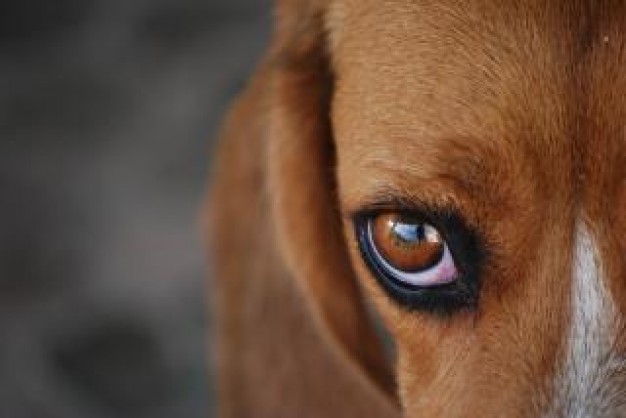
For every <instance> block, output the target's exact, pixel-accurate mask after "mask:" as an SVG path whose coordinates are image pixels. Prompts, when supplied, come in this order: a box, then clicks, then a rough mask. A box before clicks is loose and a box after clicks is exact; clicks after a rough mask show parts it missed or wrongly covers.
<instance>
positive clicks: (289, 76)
mask: <svg viewBox="0 0 626 418" xmlns="http://www.w3.org/2000/svg"><path fill="white" fill-rule="evenodd" d="M277 21H278V26H277V29H276V35H275V40H274V44H273V49H272V52H271V59H270V64H269V65H270V68H271V79H270V80H271V82H270V84H271V87H270V90H271V92H272V93H271V94H270V95H269V96H268V97H270V103H269V104H268V105H269V108H270V109H271V110H270V145H269V149H268V158H269V160H268V161H269V162H270V164H269V167H270V168H269V170H270V173H269V186H270V190H271V192H272V193H271V195H272V207H273V213H274V219H275V222H276V226H277V230H278V236H279V242H280V247H281V252H282V254H283V255H284V259H285V262H286V264H287V265H288V266H289V269H290V271H291V272H292V273H293V275H294V276H295V277H296V278H297V280H298V282H299V283H300V284H302V286H303V288H304V290H305V292H306V294H307V295H309V297H310V301H311V307H312V309H313V312H314V315H315V317H316V318H317V319H318V323H319V325H320V327H321V329H323V330H324V332H325V334H326V335H327V336H328V337H329V341H331V342H332V344H333V345H334V346H336V347H338V348H339V349H340V350H339V351H340V352H342V353H343V354H344V355H345V356H346V358H347V359H348V360H350V361H351V364H354V365H355V366H357V367H358V368H360V369H361V370H363V371H364V375H365V376H367V378H368V379H370V380H371V381H374V382H376V383H377V385H378V386H379V387H381V388H383V390H386V391H389V392H390V393H392V392H394V391H395V389H394V386H393V385H391V384H389V383H388V380H387V379H386V377H385V376H386V375H385V372H384V365H382V364H381V360H380V358H381V356H380V355H379V353H378V351H379V349H378V345H377V344H378V343H377V342H376V341H367V340H363V339H362V338H360V337H362V336H363V335H366V334H367V335H373V334H371V332H369V333H365V334H364V333H362V332H357V331H355V330H363V329H367V328H368V327H371V324H370V322H371V321H370V319H368V317H367V315H365V314H364V312H365V311H366V309H367V308H366V307H365V306H366V305H369V306H371V307H373V309H374V310H375V311H376V312H377V313H378V315H379V316H380V318H381V320H382V322H383V324H384V326H385V328H386V329H387V331H388V332H389V334H390V335H391V337H392V339H393V341H394V342H395V347H396V361H395V362H394V375H395V380H396V383H397V393H398V394H399V396H398V397H399V401H400V403H401V405H402V407H403V410H404V411H405V413H406V415H407V416H465V417H467V416H477V417H478V416H481V417H482V416H496V415H506V416H508V417H514V416H616V415H619V413H624V411H625V410H626V362H625V358H624V355H625V350H626V333H625V332H624V322H623V317H624V310H625V309H626V262H625V261H624V257H623V255H624V254H626V122H625V121H626V95H625V94H624V92H626V71H624V68H626V36H625V34H624V28H626V7H625V6H624V5H623V4H622V3H621V2H617V1H613V2H612V1H598V2H592V1H584V0H577V1H571V0H563V1H559V0H555V1H547V2H544V1H536V2H535V1H510V2H509V1H506V2H505V1H498V0H476V1H456V0H450V1H448V0H446V1H420V0H415V1H413V0H411V1H407V0H385V1H380V0H328V1H317V2H316V1H282V2H279V6H278V19H277Z"/></svg>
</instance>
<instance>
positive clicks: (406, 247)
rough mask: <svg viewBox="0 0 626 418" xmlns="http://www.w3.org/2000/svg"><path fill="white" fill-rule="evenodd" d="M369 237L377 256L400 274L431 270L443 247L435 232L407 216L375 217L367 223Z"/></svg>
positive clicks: (427, 225) (392, 214)
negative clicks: (368, 225)
mask: <svg viewBox="0 0 626 418" xmlns="http://www.w3.org/2000/svg"><path fill="white" fill-rule="evenodd" d="M371 233H372V239H373V241H374V245H375V247H376V250H377V251H378V253H379V254H380V255H381V256H382V257H383V258H384V259H385V261H386V262H387V263H389V264H390V265H391V266H392V267H393V268H396V269H398V270H401V271H404V272H419V271H423V270H426V269H428V268H431V267H433V266H434V265H436V264H437V263H438V262H439V260H441V257H442V256H443V252H444V248H445V244H444V240H443V238H442V237H441V235H440V234H439V231H437V229H436V228H435V227H434V226H432V225H429V224H428V223H424V222H421V221H419V220H418V219H416V218H415V217H411V216H410V215H403V214H398V213H387V214H381V215H378V216H376V217H375V218H373V219H372V221H371Z"/></svg>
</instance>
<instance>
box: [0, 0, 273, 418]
mask: <svg viewBox="0 0 626 418" xmlns="http://www.w3.org/2000/svg"><path fill="white" fill-rule="evenodd" d="M270 3H271V2H270V0H3V1H2V2H0V191H1V194H0V417H6V418H57V417H59V418H74V417H77V418H91V417H94V418H99V417H103V418H106V417H116V418H124V417H133V418H141V417H151V418H160V417H186V418H194V417H207V416H213V414H214V403H215V402H214V401H215V400H214V397H213V396H212V394H211V390H212V382H211V378H210V373H209V372H207V370H208V367H207V358H208V357H209V355H210V353H209V352H210V346H211V344H210V341H209V337H208V331H209V328H210V321H209V320H208V318H207V314H206V312H207V305H206V303H207V298H208V289H207V286H206V284H207V273H206V270H207V262H206V261H205V259H206V257H205V252H204V249H203V247H202V237H201V230H200V226H199V212H200V207H201V204H202V200H203V194H204V192H205V187H206V180H207V173H208V168H209V161H210V150H211V145H212V144H213V142H214V141H212V140H211V139H212V138H215V134H216V132H217V129H218V126H219V121H220V119H221V117H222V115H223V112H224V110H225V107H226V105H227V103H228V102H229V101H230V100H231V99H232V97H233V96H234V94H235V93H236V92H237V91H239V90H240V89H241V87H242V86H243V85H244V84H245V80H246V79H247V77H248V75H249V74H250V73H251V71H252V68H253V66H254V64H255V63H256V62H257V60H258V58H259V56H260V54H261V52H262V49H263V46H264V45H265V43H266V41H267V39H268V33H269V27H270V20H271V4H270Z"/></svg>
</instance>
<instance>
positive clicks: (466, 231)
mask: <svg viewBox="0 0 626 418" xmlns="http://www.w3.org/2000/svg"><path fill="white" fill-rule="evenodd" d="M392 204H393V202H392ZM380 205H381V206H382V205H385V204H384V203H381V204H380ZM403 206H404V207H402V206H400V209H398V210H393V209H390V210H388V209H385V210H364V211H363V212H360V213H357V214H355V217H354V225H355V232H356V235H357V240H358V244H359V249H360V250H361V256H362V257H363V260H364V261H365V264H366V265H367V266H368V267H369V269H370V271H371V272H372V274H373V276H374V278H375V279H376V280H377V281H378V283H379V284H380V285H381V287H382V288H383V290H384V291H385V292H386V293H387V294H388V295H389V296H390V297H391V298H392V299H394V300H395V301H397V302H398V303H399V304H400V305H402V306H404V307H406V308H408V309H410V310H421V311H427V312H432V313H437V314H451V313H453V312H455V311H457V310H460V309H463V308H475V307H476V305H477V303H478V295H479V288H480V271H481V266H482V264H483V259H484V255H485V249H484V246H483V245H482V244H481V242H482V241H481V240H480V239H479V236H478V234H477V233H476V232H475V231H474V230H473V229H471V228H469V227H468V226H467V224H466V223H465V221H464V220H463V218H462V217H461V216H460V215H459V214H458V213H457V212H456V211H454V210H452V209H442V210H437V209H432V210H429V211H426V210H420V209H418V208H415V209H411V206H407V205H403Z"/></svg>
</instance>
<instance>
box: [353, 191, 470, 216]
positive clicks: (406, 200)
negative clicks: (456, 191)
mask: <svg viewBox="0 0 626 418" xmlns="http://www.w3.org/2000/svg"><path fill="white" fill-rule="evenodd" d="M386 211H388V212H397V213H403V212H404V213H408V214H417V215H421V216H423V217H424V218H425V219H424V220H425V221H426V220H429V221H434V220H436V218H438V217H440V216H449V215H451V214H457V213H459V212H460V211H459V210H457V209H456V208H455V207H454V206H452V205H450V204H446V205H436V204H432V203H427V202H425V201H423V200H421V199H419V198H416V197H413V196H407V195H400V194H388V193H385V194H376V195H374V196H373V197H370V198H368V199H365V200H364V203H362V204H361V205H360V207H359V208H357V209H356V210H353V211H349V212H347V213H346V215H345V216H346V217H347V218H348V219H352V220H356V219H359V218H363V217H364V216H371V215H374V214H378V213H381V212H386Z"/></svg>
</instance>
